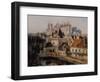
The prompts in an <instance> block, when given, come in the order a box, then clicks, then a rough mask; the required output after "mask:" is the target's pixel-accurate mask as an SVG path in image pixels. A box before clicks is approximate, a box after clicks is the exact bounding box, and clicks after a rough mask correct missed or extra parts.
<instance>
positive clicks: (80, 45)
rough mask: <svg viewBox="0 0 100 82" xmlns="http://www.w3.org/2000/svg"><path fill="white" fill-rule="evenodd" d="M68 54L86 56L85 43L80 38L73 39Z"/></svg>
mask: <svg viewBox="0 0 100 82" xmlns="http://www.w3.org/2000/svg"><path fill="white" fill-rule="evenodd" d="M70 53H71V54H73V55H87V48H86V47H85V42H84V40H83V39H82V38H81V37H80V36H76V37H74V38H73V43H72V45H71V47H70Z"/></svg>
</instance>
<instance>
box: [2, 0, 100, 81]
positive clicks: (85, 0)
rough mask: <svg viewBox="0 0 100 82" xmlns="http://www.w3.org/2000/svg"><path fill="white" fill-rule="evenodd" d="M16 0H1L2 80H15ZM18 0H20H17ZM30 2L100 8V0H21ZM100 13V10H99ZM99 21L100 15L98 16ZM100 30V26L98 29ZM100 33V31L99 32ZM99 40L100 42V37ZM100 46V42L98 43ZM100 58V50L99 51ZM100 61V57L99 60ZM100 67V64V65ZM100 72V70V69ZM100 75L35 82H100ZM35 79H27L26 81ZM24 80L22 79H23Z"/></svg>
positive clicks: (99, 56)
mask: <svg viewBox="0 0 100 82" xmlns="http://www.w3.org/2000/svg"><path fill="white" fill-rule="evenodd" d="M13 1H14V0H1V1H0V82H13V80H11V79H10V72H11V67H10V66H11V2H13ZM16 1H18V0H16ZM20 1H26V2H27V1H28V2H41V3H57V4H71V5H88V6H98V10H100V0H20ZM98 14H100V11H99V12H98ZM98 18H99V19H98V22H99V21H100V16H98ZM99 26H100V24H99V25H98V27H99ZM98 30H99V31H100V28H99V29H98ZM98 35H100V32H99V34H98ZM98 42H100V37H99V40H98ZM98 45H99V48H100V43H98ZM98 58H100V50H99V53H98ZM98 62H100V59H99V61H98ZM99 68H100V65H99ZM99 73H100V71H99ZM99 78H100V75H98V76H82V77H66V78H53V79H39V80H34V81H35V82H41V81H44V82H47V81H48V82H52V81H56V82H62V81H63V82H66V81H67V82H73V81H75V82H80V81H81V82H87V81H88V82H91V81H93V82H94V81H95V82H99ZM29 81H30V82H32V81H33V80H26V82H29ZM21 82H22V81H21Z"/></svg>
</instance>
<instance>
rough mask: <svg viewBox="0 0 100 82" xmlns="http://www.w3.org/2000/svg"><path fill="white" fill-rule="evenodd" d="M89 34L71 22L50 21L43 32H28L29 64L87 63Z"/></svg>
mask: <svg viewBox="0 0 100 82" xmlns="http://www.w3.org/2000/svg"><path fill="white" fill-rule="evenodd" d="M87 38H88V37H87V34H83V33H82V30H81V29H79V28H78V27H72V25H71V23H69V22H67V23H65V22H64V23H61V24H60V23H56V24H52V23H48V25H47V29H46V30H45V32H42V33H39V32H38V33H31V34H28V66H48V65H76V64H87V63H88V60H87V58H88V54H87V47H88V46H87V44H88V43H87Z"/></svg>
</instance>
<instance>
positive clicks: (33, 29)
mask: <svg viewBox="0 0 100 82" xmlns="http://www.w3.org/2000/svg"><path fill="white" fill-rule="evenodd" d="M27 21H28V33H37V32H45V31H46V29H47V28H48V23H52V24H54V25H55V24H56V23H60V24H63V23H64V22H65V23H67V22H69V23H70V24H71V25H72V27H77V28H79V29H80V30H82V34H87V29H88V25H87V24H88V18H87V17H69V16H47V15H28V17H27Z"/></svg>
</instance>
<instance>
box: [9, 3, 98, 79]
mask: <svg viewBox="0 0 100 82" xmlns="http://www.w3.org/2000/svg"><path fill="white" fill-rule="evenodd" d="M22 6H25V7H33V8H34V7H42V8H57V9H65V10H66V9H72V10H74V9H77V10H87V11H89V10H93V11H94V27H95V28H94V48H95V49H94V54H95V55H94V71H92V72H78V73H59V74H42V75H25V76H24V75H23V76H21V75H20V71H21V70H20V7H22ZM11 8H12V9H11V10H12V13H11V16H12V17H11V25H12V31H11V37H12V39H11V78H12V79H14V80H25V79H41V78H59V77H73V76H88V75H97V45H98V44H97V31H98V30H97V7H94V6H78V5H61V4H48V3H47V4H46V3H31V2H12V5H11Z"/></svg>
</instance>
